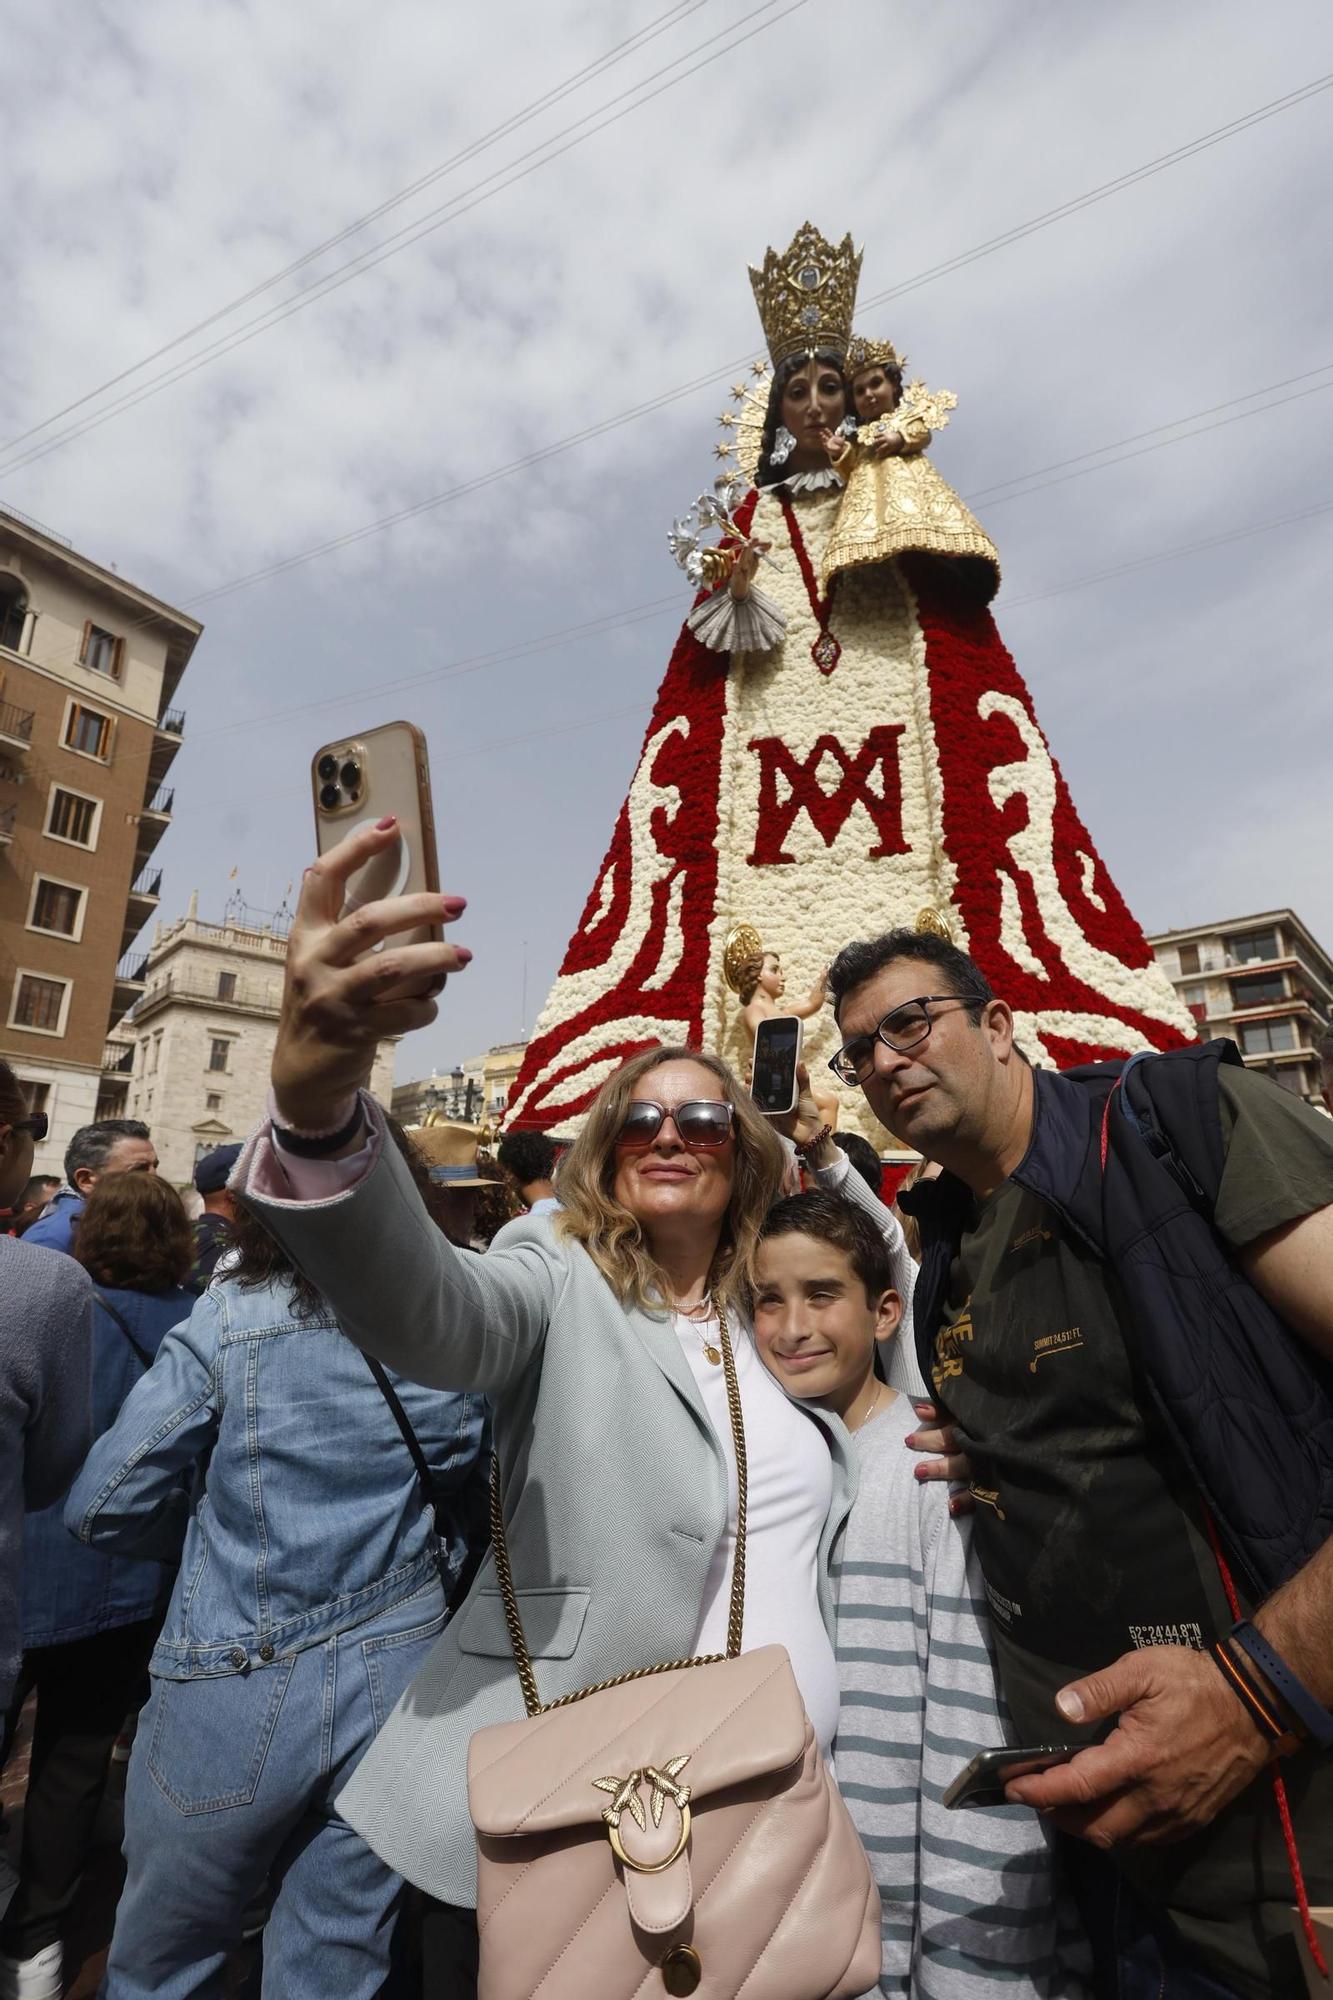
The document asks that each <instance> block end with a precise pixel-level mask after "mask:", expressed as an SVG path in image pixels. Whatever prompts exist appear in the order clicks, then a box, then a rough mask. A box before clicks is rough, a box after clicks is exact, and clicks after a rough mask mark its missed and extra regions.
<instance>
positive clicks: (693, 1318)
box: [676, 1292, 722, 1368]
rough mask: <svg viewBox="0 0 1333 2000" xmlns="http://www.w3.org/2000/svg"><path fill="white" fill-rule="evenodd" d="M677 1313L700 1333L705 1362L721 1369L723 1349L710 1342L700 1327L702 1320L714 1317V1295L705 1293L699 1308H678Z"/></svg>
mask: <svg viewBox="0 0 1333 2000" xmlns="http://www.w3.org/2000/svg"><path fill="white" fill-rule="evenodd" d="M676 1311H677V1312H678V1313H679V1314H680V1317H681V1318H682V1319H687V1320H688V1321H689V1322H690V1324H691V1326H693V1327H694V1329H695V1331H696V1333H698V1335H699V1338H700V1340H701V1341H702V1342H703V1350H704V1360H705V1361H711V1362H712V1364H713V1366H714V1368H720V1367H721V1366H722V1349H721V1348H720V1347H719V1346H718V1345H717V1344H716V1342H714V1341H711V1340H709V1338H708V1337H707V1335H706V1334H705V1333H704V1332H703V1329H702V1328H701V1327H700V1325H699V1321H700V1320H701V1319H705V1320H707V1319H711V1318H712V1317H713V1294H712V1293H711V1292H705V1293H704V1295H703V1297H702V1298H701V1299H700V1301H699V1303H698V1305H697V1306H689V1307H685V1306H677V1307H676Z"/></svg>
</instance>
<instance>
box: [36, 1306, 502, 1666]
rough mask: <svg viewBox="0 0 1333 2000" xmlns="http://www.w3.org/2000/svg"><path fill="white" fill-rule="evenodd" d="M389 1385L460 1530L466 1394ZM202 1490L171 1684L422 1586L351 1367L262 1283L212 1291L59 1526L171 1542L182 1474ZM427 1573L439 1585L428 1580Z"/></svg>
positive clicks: (429, 1556)
mask: <svg viewBox="0 0 1333 2000" xmlns="http://www.w3.org/2000/svg"><path fill="white" fill-rule="evenodd" d="M394 1386H395V1388H396V1389H397V1392H398V1395H399V1397H400V1399H401V1401H402V1404H403V1407H404V1409H405V1410H406V1412H407V1415H408V1419H409V1421H410V1422H411V1424H412V1427H413V1429H414V1430H415V1431H416V1433H417V1436H418V1438H419V1439H420V1442H421V1446H422V1449H423V1451H424V1453H425V1457H426V1461H427V1464H428V1465H429V1467H430V1469H431V1472H432V1474H433V1475H434V1479H433V1484H434V1487H435V1490H436V1493H437V1495H438V1494H439V1492H440V1491H441V1490H442V1489H445V1490H446V1505H447V1493H448V1492H453V1493H454V1494H455V1495H456V1497H457V1500H458V1504H459V1510H460V1521H461V1520H462V1518H463V1515H464V1513H465V1511H467V1510H468V1509H469V1508H470V1507H472V1506H473V1505H474V1504H475V1494H476V1490H477V1488H478V1487H479V1485H480V1484H481V1481H482V1480H483V1478H484V1475H485V1468H484V1467H483V1466H482V1464H481V1460H482V1457H483V1445H484V1443H485V1433H486V1431H487V1428H488V1426H487V1417H486V1404H485V1399H484V1397H482V1396H479V1395H475V1394H459V1393H453V1392H445V1391H441V1390H437V1389H423V1388H421V1387H419V1386H418V1385H417V1384H415V1383H410V1382H406V1381H401V1380H399V1379H397V1378H394ZM200 1460H205V1461H206V1465H207V1470H206V1472H205V1473H204V1474H203V1479H202V1492H201V1494H200V1495H199V1497H198V1499H197V1504H196V1505H195V1507H194V1510H193V1512H192V1513H191V1514H190V1518H189V1522H188V1526H187V1527H186V1529H185V1547H184V1553H183V1555H182V1556H181V1561H180V1571H179V1574H178V1576H177V1578H176V1587H175V1589H174V1591H173V1593H172V1598H171V1604H170V1607H169V1609H168V1611H167V1615H166V1620H165V1623H164V1625H163V1628H162V1634H161V1637H160V1638H159V1640H158V1643H157V1647H156V1649H155V1651H154V1653H153V1658H152V1661H151V1671H152V1672H153V1673H155V1674H157V1675H159V1676H161V1677H163V1678H165V1679H169V1680H191V1679H194V1678H196V1677H199V1676H204V1675H217V1674H232V1673H243V1672H244V1671H245V1670H246V1669H247V1668H249V1667H252V1666H258V1665H260V1664H267V1663H268V1662H269V1661H270V1660H274V1659H283V1658H288V1657H290V1656H291V1655H293V1654H295V1653H299V1652H301V1651H302V1650H304V1648H306V1647H307V1646H313V1645H317V1644H319V1643H321V1642H322V1641H324V1640H326V1639H330V1638H333V1637H335V1636H336V1635H337V1634H339V1633H340V1632H345V1631H349V1630H350V1629H351V1628H352V1627H354V1626H356V1625H360V1624H362V1623H363V1622H364V1621H365V1620H366V1619H368V1618H371V1617H374V1616H376V1615H377V1614H379V1613H380V1612H382V1611H387V1610H389V1609H390V1608H391V1607H392V1606H394V1605H395V1604H397V1603H399V1602H401V1601H402V1600H404V1599H406V1598H408V1597H411V1596H413V1595H414V1594H415V1593H416V1592H418V1591H419V1590H421V1589H422V1587H423V1585H427V1584H429V1583H430V1582H431V1581H432V1580H438V1581H439V1588H440V1594H441V1599H443V1596H444V1592H445V1588H446V1583H447V1581H448V1580H449V1577H450V1575H451V1574H453V1573H456V1572H457V1569H458V1568H459V1567H460V1566H461V1563H462V1560H463V1546H462V1537H461V1534H460V1535H458V1536H454V1535H451V1536H450V1538H449V1541H450V1546H449V1549H448V1551H447V1553H446V1554H445V1555H444V1559H443V1560H442V1559H441V1549H440V1543H439V1539H438V1537H437V1535H436V1533H435V1522H434V1518H433V1516H432V1512H431V1508H430V1506H429V1504H428V1503H427V1501H426V1500H425V1499H424V1498H423V1496H422V1493H421V1488H420V1485H419V1483H418V1481H417V1477H416V1472H415V1468H414V1466H413V1464H412V1460H411V1458H410V1456H409V1454H408V1450H407V1446H406V1444H405V1443H404V1441H403V1438H402V1435H401V1433H400V1432H399V1430H398V1428H397V1426H396V1424H395V1422H394V1419H393V1417H392V1415H391V1413H390V1411H389V1408H388V1406H387V1404H386V1403H385V1401H384V1398H383V1397H382V1395H381V1394H380V1391H379V1388H378V1386H377V1385H376V1383H375V1381H374V1379H373V1377H372V1376H371V1373H370V1371H369V1369H368V1368H367V1366H366V1362H365V1358H364V1356H363V1355H362V1354H361V1353H360V1352H359V1350H358V1349H357V1348H355V1347H353V1345H352V1343H351V1342H350V1341H349V1340H347V1339H345V1338H344V1337H343V1334H342V1333H341V1332H340V1330H339V1327H338V1323H337V1321H336V1320H335V1319H334V1318H333V1317H332V1316H331V1314H330V1313H329V1312H328V1310H327V1308H325V1307H321V1308H320V1309H319V1310H318V1311H316V1312H315V1313H313V1314H311V1315H309V1316H308V1317H306V1318H298V1317H296V1316H295V1314H294V1313H293V1310H292V1305H291V1299H290V1295H289V1290H288V1286H287V1284H286V1283H285V1282H284V1281H282V1280H278V1281H276V1282H274V1283H272V1284H269V1285H267V1286H264V1287H262V1288H258V1289H255V1290H242V1288H241V1287H240V1286H239V1285H238V1284H237V1282H236V1281H235V1279H234V1278H231V1277H223V1278H221V1279H220V1280H216V1281H215V1282H214V1283H213V1284H212V1285H211V1286H210V1287H209V1289H208V1290H207V1291H206V1292H205V1293H204V1295H203V1297H202V1298H201V1299H199V1301H198V1302H197V1303H196V1305H195V1307H194V1310H193V1312H192V1313H191V1315H190V1317H189V1319H188V1320H187V1321H186V1322H185V1323H184V1325H182V1326H178V1327H177V1328H176V1329H175V1331H174V1332H172V1333H171V1334H170V1335H169V1336H168V1337H167V1339H166V1340H165V1341H164V1342H163V1343H162V1347H161V1349H160V1351H159V1353H158V1356H157V1360H156V1361H155V1363H154V1365H153V1367H152V1368H151V1369H150V1370H149V1372H148V1373H147V1374H146V1375H145V1376H144V1377H143V1379H142V1380H141V1381H140V1382H139V1383H138V1385H137V1386H136V1387H135V1389H134V1390H133V1391H132V1392H131V1394H130V1396H129V1397H128V1399H127V1401H126V1403H125V1405H124V1407H123V1409H122V1410H121V1412H120V1415H119V1417H118V1418H117V1420H116V1422H115V1424H114V1425H113V1426H112V1428H111V1429H110V1430H109V1431H108V1432H107V1434H106V1435H105V1436H104V1437H102V1438H99V1440H98V1442H97V1443H96V1444H95V1445H94V1446H93V1449H92V1451H91V1452H90V1453H89V1456H88V1459H87V1461H86V1463H85V1465H84V1467H83V1470H82V1472H81V1473H80V1474H79V1476H78V1478H77V1479H76V1480H75V1482H74V1485H73V1487H72V1488H71V1490H70V1494H69V1499H68V1501H67V1503H66V1508H65V1525H66V1526H67V1527H68V1528H69V1529H70V1530H71V1532H72V1533H74V1534H75V1535H77V1536H78V1538H79V1540H80V1541H83V1542H88V1543H90V1544H91V1545H92V1546H93V1547H94V1548H102V1549H116V1550H125V1549H133V1550H135V1551H136V1552H137V1553H147V1552H149V1550H150V1549H161V1548H163V1547H170V1546H171V1545H173V1544H178V1543H179V1539H180V1522H181V1515H182V1513H183V1512H184V1510H185V1508H186V1507H187V1506H188V1502H187V1501H186V1500H185V1498H184V1496H183V1494H182V1492H181V1486H180V1475H181V1473H182V1471H183V1470H185V1469H187V1468H190V1467H192V1466H194V1465H196V1464H197V1463H198V1462H199V1461H200ZM442 1570H443V1571H444V1572H445V1576H444V1579H443V1580H440V1578H441V1571H442Z"/></svg>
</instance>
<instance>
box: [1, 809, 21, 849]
mask: <svg viewBox="0 0 1333 2000" xmlns="http://www.w3.org/2000/svg"><path fill="white" fill-rule="evenodd" d="M17 814H18V807H17V806H0V847H8V846H9V844H10V842H11V841H12V840H13V838H14V820H15V818H16V816H17Z"/></svg>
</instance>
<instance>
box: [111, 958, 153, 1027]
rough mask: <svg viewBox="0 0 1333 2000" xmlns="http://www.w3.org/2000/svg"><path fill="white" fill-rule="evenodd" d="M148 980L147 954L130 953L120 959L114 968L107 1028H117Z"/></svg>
mask: <svg viewBox="0 0 1333 2000" xmlns="http://www.w3.org/2000/svg"><path fill="white" fill-rule="evenodd" d="M147 979H148V954H147V952H143V953H131V954H130V955H129V956H128V957H126V958H122V960H121V961H120V964H119V965H118V966H117V967H116V977H115V979H114V981H113V982H112V987H111V1012H110V1014H109V1016H108V1017H107V1027H108V1029H110V1028H115V1027H118V1026H119V1024H120V1022H121V1021H123V1020H124V1018H125V1016H126V1014H128V1013H129V1011H130V1008H131V1007H132V1006H133V1005H134V1003H135V1001H136V1000H138V999H139V998H140V997H141V995H142V993H143V990H144V986H145V984H146V983H147Z"/></svg>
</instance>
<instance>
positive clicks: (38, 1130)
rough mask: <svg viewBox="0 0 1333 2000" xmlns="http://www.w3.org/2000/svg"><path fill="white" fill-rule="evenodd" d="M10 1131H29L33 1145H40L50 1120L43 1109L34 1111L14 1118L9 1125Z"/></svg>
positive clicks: (49, 1127) (47, 1130)
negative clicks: (26, 1115)
mask: <svg viewBox="0 0 1333 2000" xmlns="http://www.w3.org/2000/svg"><path fill="white" fill-rule="evenodd" d="M9 1129H10V1131H11V1132H30V1133H31V1134H32V1143H33V1145H34V1146H40V1145H41V1143H42V1141H43V1139H44V1138H45V1137H46V1135H47V1133H48V1132H49V1131H50V1129H51V1122H50V1120H49V1119H48V1117H47V1115H46V1113H45V1112H44V1111H34V1112H32V1113H30V1115H29V1116H28V1117H27V1118H16V1119H15V1120H14V1122H13V1124H12V1125H11V1126H10V1128H9Z"/></svg>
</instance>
